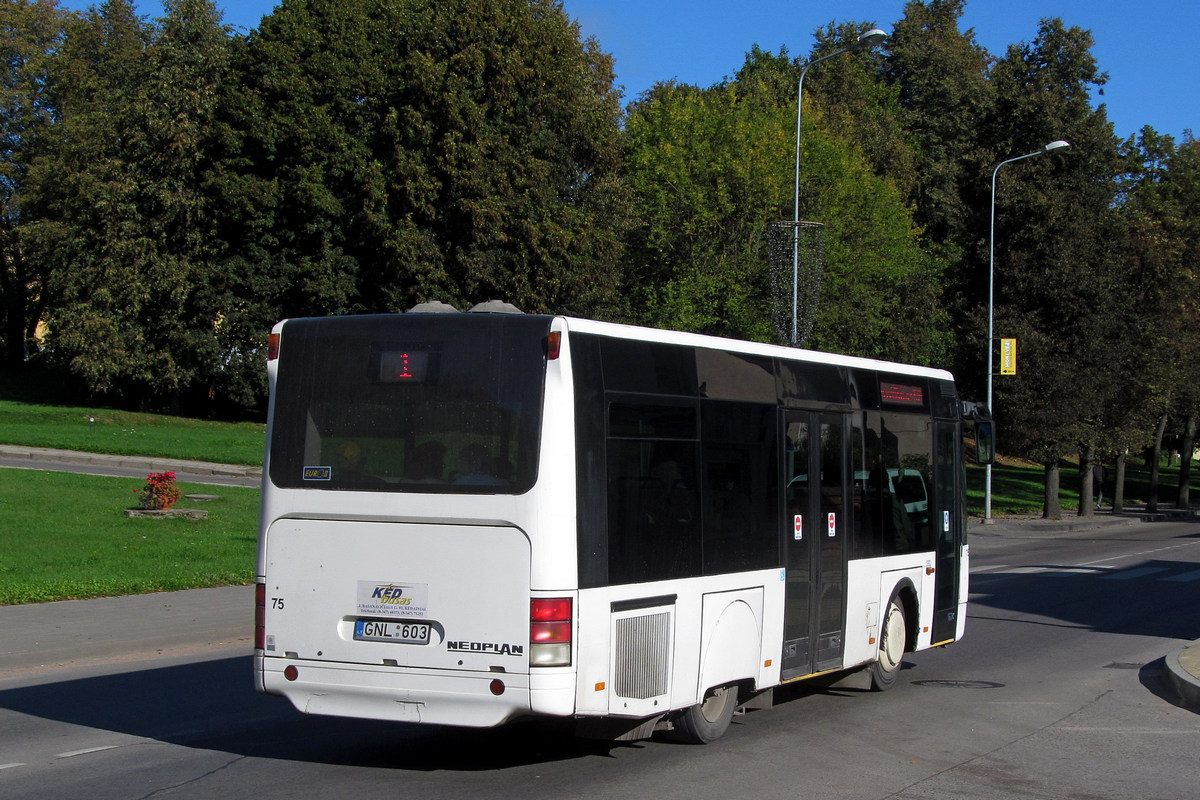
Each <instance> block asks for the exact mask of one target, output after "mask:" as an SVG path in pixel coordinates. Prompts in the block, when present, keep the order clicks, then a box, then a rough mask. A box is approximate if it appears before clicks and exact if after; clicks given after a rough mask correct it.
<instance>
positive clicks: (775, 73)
mask: <svg viewBox="0 0 1200 800" xmlns="http://www.w3.org/2000/svg"><path fill="white" fill-rule="evenodd" d="M829 68H830V69H833V68H834V67H833V66H832V65H831V66H830V67H829ZM796 77H797V72H796V70H795V68H794V65H793V64H791V62H790V61H789V60H788V59H787V58H786V54H783V53H781V54H780V55H778V56H776V55H774V54H771V53H764V52H763V51H761V50H758V49H757V48H756V49H755V50H754V51H752V52H751V53H750V54H749V56H748V57H747V61H746V64H745V65H744V66H743V67H742V69H741V70H740V71H739V73H738V76H737V78H736V79H735V80H733V81H729V82H727V83H723V84H718V85H716V86H713V87H710V88H709V89H698V88H696V87H691V86H679V85H675V84H659V85H657V86H656V87H654V89H653V90H651V91H650V92H649V93H647V94H646V95H645V96H644V97H643V98H642V99H640V100H639V101H638V102H637V103H635V104H634V105H633V106H632V107H631V108H630V109H629V115H628V119H627V122H626V136H627V139H628V154H627V170H628V180H629V183H630V187H631V189H632V190H633V192H634V195H635V197H636V198H637V203H638V206H637V213H636V217H637V218H638V219H639V220H641V225H640V227H639V228H638V229H637V230H636V231H635V237H636V238H635V242H636V244H635V246H634V247H633V248H631V252H630V259H631V263H632V266H631V268H630V272H631V273H632V274H633V275H634V276H635V277H636V280H637V283H636V286H637V291H638V292H639V295H638V296H639V298H640V301H639V303H638V305H640V306H641V307H643V308H644V309H645V312H644V316H643V321H646V322H648V323H650V324H653V325H661V326H664V327H672V328H682V329H689V330H701V331H704V332H708V333H716V334H721V335H730V336H738V337H743V338H750V339H758V340H765V339H769V338H772V331H771V329H770V327H769V325H770V320H769V315H768V309H769V308H770V298H769V295H768V292H769V287H768V286H767V282H766V279H767V269H766V265H767V260H768V254H767V242H766V226H767V224H768V223H770V222H772V221H775V220H778V219H781V218H785V219H786V218H790V217H791V216H792V208H791V204H792V195H793V191H794V188H795V187H794V156H795V138H794V137H795V118H796V107H795V101H794V100H795V99H794V95H793V94H792V92H794V90H795V82H794V81H795V78H796ZM812 102H814V101H811V100H810V99H809V98H808V97H807V96H806V98H805V103H806V107H807V108H806V113H805V132H804V136H803V137H802V154H801V164H802V168H801V187H800V194H801V213H802V215H803V216H805V218H806V219H813V220H818V221H820V222H822V223H824V225H825V226H826V232H825V241H826V250H825V263H824V270H823V286H822V289H821V302H820V305H819V309H818V312H817V320H816V327H815V329H814V332H813V334H812V337H811V339H810V341H809V343H810V344H811V345H812V346H815V347H818V348H821V349H829V350H836V351H840V352H848V353H854V354H858V355H867V356H875V357H884V358H895V359H901V360H907V361H917V362H920V363H944V359H945V358H946V356H947V354H948V351H949V348H948V343H947V341H946V339H945V338H944V330H945V328H946V327H947V325H946V323H947V319H946V316H945V314H944V311H943V310H942V309H941V308H940V306H939V289H938V286H939V280H940V277H939V273H940V270H941V265H940V264H938V263H937V262H936V261H934V260H933V259H932V258H930V257H928V256H926V255H925V254H924V253H922V252H921V250H920V248H919V246H918V244H917V242H916V237H915V231H914V229H913V226H912V221H911V216H910V214H909V212H908V210H907V209H906V208H905V206H904V203H903V200H902V197H901V194H900V191H899V190H898V189H897V187H896V185H895V183H894V182H893V181H892V180H891V179H889V178H886V177H881V176H880V175H878V174H877V173H876V172H875V171H873V169H872V168H871V166H870V164H869V163H868V162H867V161H866V160H865V159H864V157H863V154H862V151H861V150H859V149H858V148H857V147H856V146H855V145H854V144H853V143H851V142H848V141H846V139H844V138H842V137H841V136H839V135H838V134H837V133H836V132H835V131H831V130H830V128H829V126H828V125H827V124H826V122H825V119H826V117H825V115H824V114H823V113H822V112H820V111H818V110H817V109H816V108H815V106H812V105H811V103H812Z"/></svg>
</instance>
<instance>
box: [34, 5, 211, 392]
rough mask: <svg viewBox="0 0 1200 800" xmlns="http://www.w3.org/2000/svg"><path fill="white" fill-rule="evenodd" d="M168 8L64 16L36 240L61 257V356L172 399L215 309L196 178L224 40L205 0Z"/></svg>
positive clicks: (194, 365)
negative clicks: (55, 135) (53, 139)
mask: <svg viewBox="0 0 1200 800" xmlns="http://www.w3.org/2000/svg"><path fill="white" fill-rule="evenodd" d="M166 10H167V17H166V18H165V19H163V20H162V21H161V22H160V24H158V25H156V26H152V25H148V24H146V23H143V22H141V21H140V20H139V19H138V18H137V17H136V15H135V13H134V10H133V9H132V7H131V6H130V5H129V4H128V3H127V2H125V0H108V2H106V3H105V4H104V5H103V6H101V7H100V8H99V9H93V10H91V11H89V12H88V13H87V14H86V15H85V16H83V17H81V18H79V19H77V20H73V21H72V22H71V23H70V24H69V25H68V37H67V43H66V45H65V46H64V48H63V52H62V55H61V56H60V63H59V64H58V67H57V68H58V75H57V79H56V86H57V90H58V92H59V95H60V97H61V99H62V103H63V120H62V123H61V124H60V126H59V129H60V137H59V140H58V142H57V143H56V146H55V148H54V151H53V153H52V154H51V155H50V156H49V157H47V158H46V159H44V160H43V161H42V162H40V163H39V165H38V168H37V172H36V179H37V182H38V196H37V201H38V202H37V206H38V207H39V209H40V210H41V211H42V215H43V222H42V223H41V224H39V225H36V226H34V230H33V233H34V236H33V239H32V240H33V241H35V242H36V244H37V246H38V248H39V250H40V253H41V256H42V258H43V259H44V260H45V262H46V263H51V264H56V265H58V266H57V269H56V270H55V272H54V275H53V277H52V279H51V280H50V282H49V285H48V290H49V291H50V293H51V294H52V296H53V298H54V300H55V303H54V307H53V308H52V310H51V313H50V314H49V316H48V319H47V322H48V324H49V328H50V335H49V337H48V345H49V347H50V352H51V353H52V355H53V358H54V360H55V361H57V362H59V363H62V364H64V365H66V366H67V368H68V369H69V370H70V372H71V373H72V374H74V375H76V376H78V377H80V378H82V379H83V380H84V381H85V382H86V384H87V385H88V386H89V387H90V388H91V389H92V390H93V391H96V392H102V393H116V394H121V393H126V394H130V395H132V396H134V397H150V398H160V399H167V400H177V398H178V396H179V395H180V394H181V393H182V392H183V391H185V390H188V389H193V390H194V389H195V388H197V385H198V384H199V385H203V384H202V381H203V378H204V377H206V376H205V375H204V371H205V367H204V365H205V363H206V361H211V360H212V358H213V357H214V351H215V350H216V348H215V343H214V334H215V329H216V326H217V323H218V321H219V319H220V317H221V308H220V306H219V304H217V303H214V302H213V300H214V299H215V298H213V297H211V296H210V295H209V286H210V284H211V282H212V274H211V268H212V265H213V263H214V261H215V258H216V255H217V247H216V242H215V239H214V237H213V236H212V235H211V233H212V222H211V218H210V214H211V208H210V206H209V204H208V202H207V200H206V197H205V195H204V192H203V189H202V187H203V184H204V180H205V171H206V167H205V160H206V157H207V155H206V154H207V149H208V145H207V137H208V130H209V128H210V126H211V123H212V120H213V112H214V109H215V103H216V87H217V85H218V83H219V81H220V80H221V77H222V75H223V74H224V72H225V70H226V69H227V65H228V60H229V49H230V43H229V39H228V36H227V31H226V29H225V28H224V27H223V26H222V25H221V24H220V15H219V12H217V11H216V8H215V6H214V5H213V3H212V2H210V0H178V2H170V3H168V4H167V6H166Z"/></svg>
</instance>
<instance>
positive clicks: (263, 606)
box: [254, 583, 267, 650]
mask: <svg viewBox="0 0 1200 800" xmlns="http://www.w3.org/2000/svg"><path fill="white" fill-rule="evenodd" d="M266 646H267V585H266V584H265V583H256V584H254V649H255V650H263V649H265V648H266Z"/></svg>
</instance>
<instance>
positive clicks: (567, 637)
mask: <svg viewBox="0 0 1200 800" xmlns="http://www.w3.org/2000/svg"><path fill="white" fill-rule="evenodd" d="M529 641H530V642H532V643H534V644H538V643H543V642H569V641H571V623H569V622H533V623H530V625H529Z"/></svg>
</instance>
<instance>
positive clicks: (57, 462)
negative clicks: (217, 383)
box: [0, 444, 262, 486]
mask: <svg viewBox="0 0 1200 800" xmlns="http://www.w3.org/2000/svg"><path fill="white" fill-rule="evenodd" d="M0 467H12V468H16V469H41V470H53V471H55V472H77V473H80V474H84V475H113V476H117V477H123V478H145V477H146V473H148V472H174V473H175V477H176V479H177V480H179V481H182V482H185V483H210V484H215V485H219V486H261V485H262V468H261V467H247V466H242V465H238V464H216V463H212V462H208V461H181V460H178V459H172V458H146V457H140V456H109V455H100V454H97V453H80V452H77V451H74V450H54V449H52V448H49V447H19V446H16V445H9V444H0Z"/></svg>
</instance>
